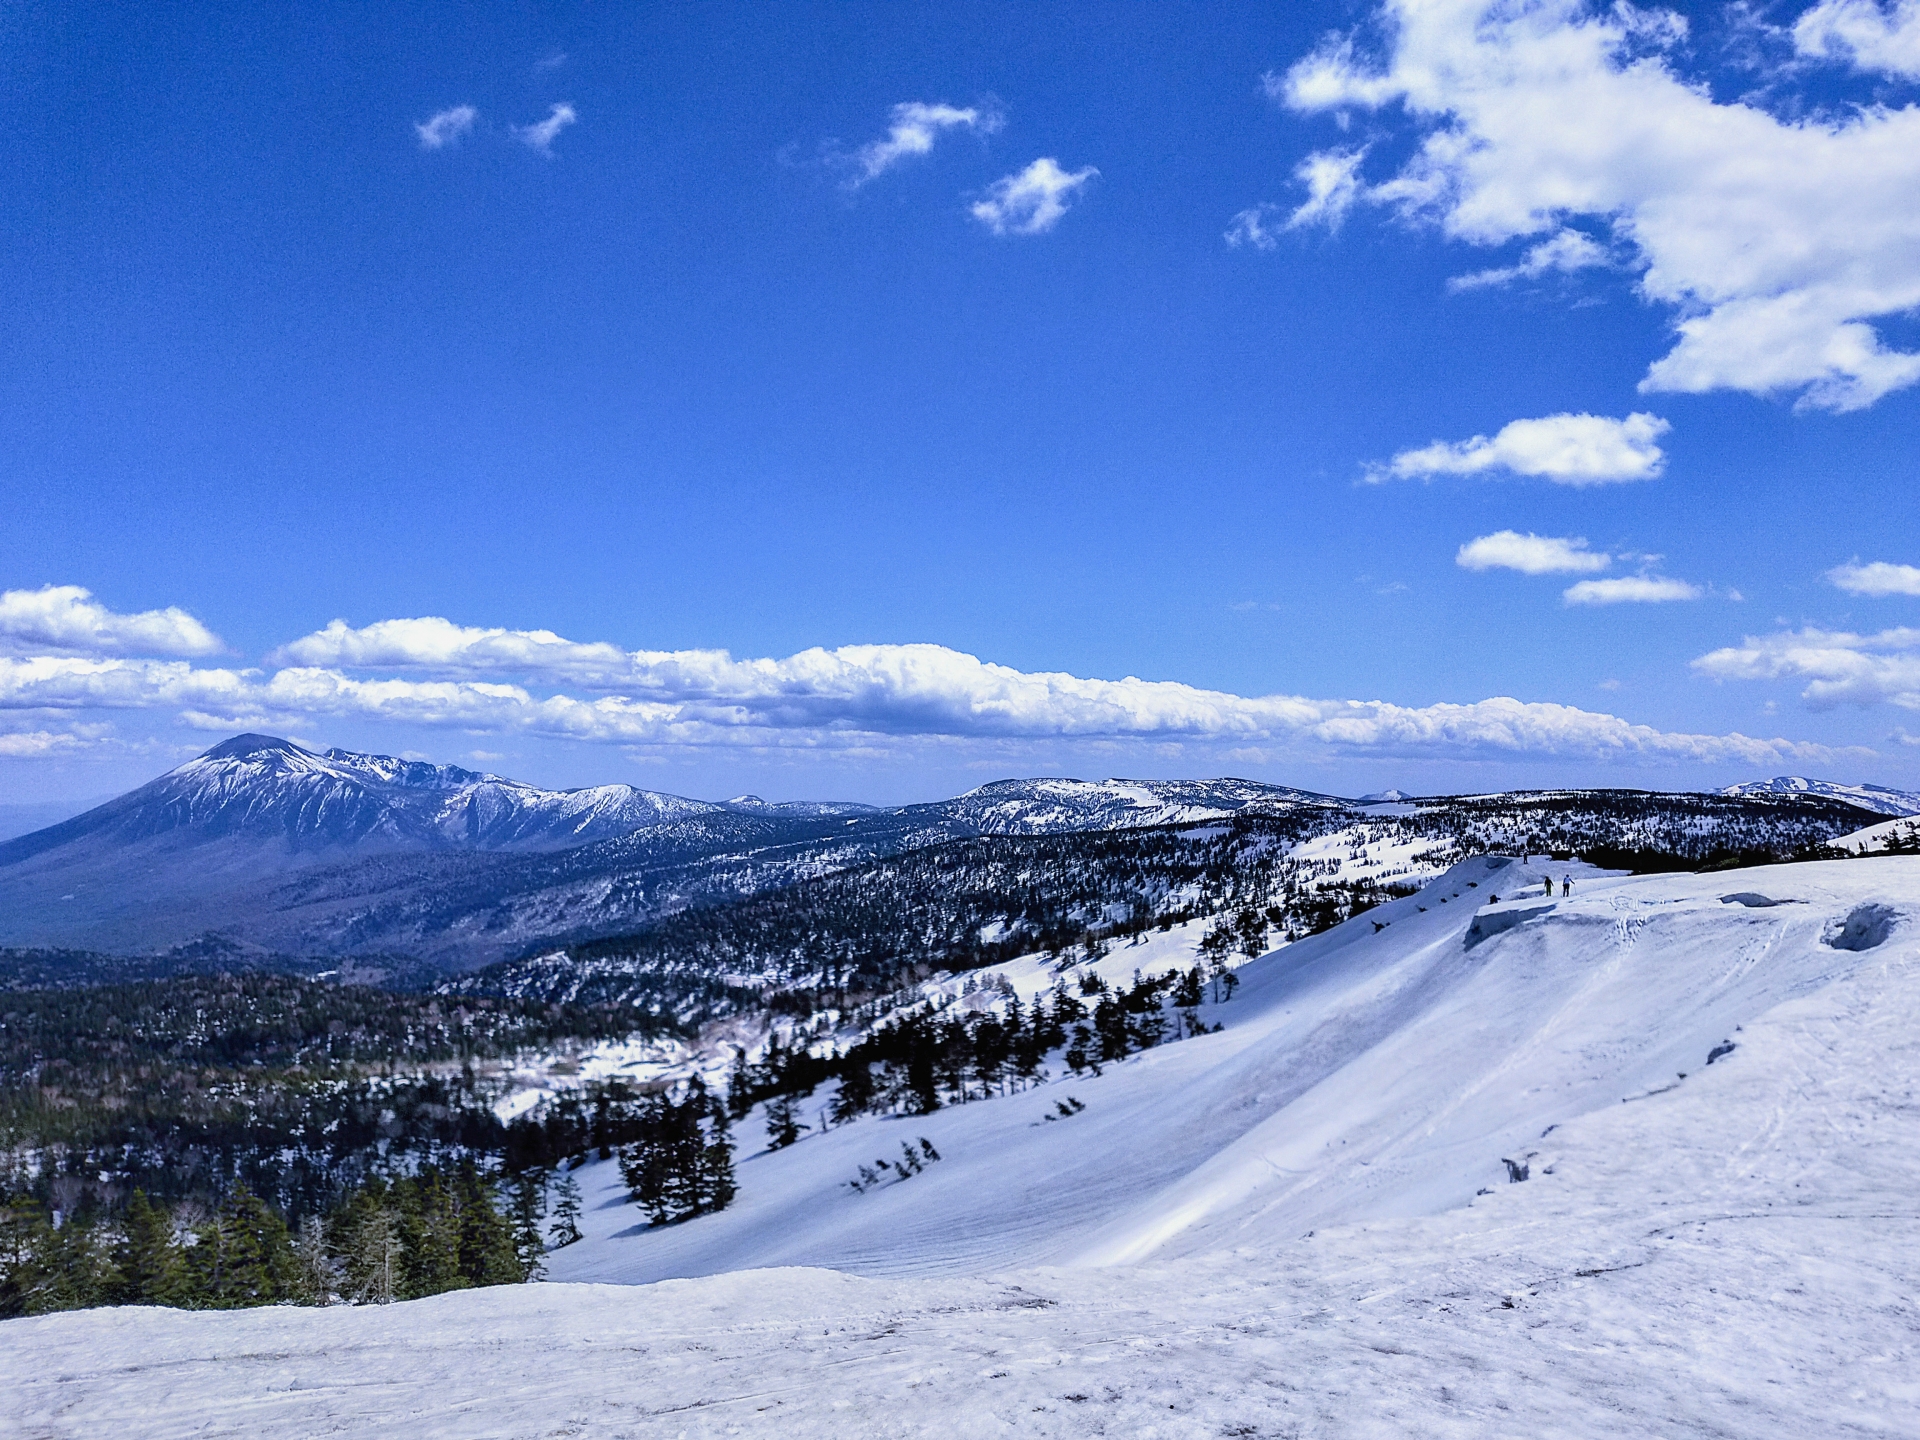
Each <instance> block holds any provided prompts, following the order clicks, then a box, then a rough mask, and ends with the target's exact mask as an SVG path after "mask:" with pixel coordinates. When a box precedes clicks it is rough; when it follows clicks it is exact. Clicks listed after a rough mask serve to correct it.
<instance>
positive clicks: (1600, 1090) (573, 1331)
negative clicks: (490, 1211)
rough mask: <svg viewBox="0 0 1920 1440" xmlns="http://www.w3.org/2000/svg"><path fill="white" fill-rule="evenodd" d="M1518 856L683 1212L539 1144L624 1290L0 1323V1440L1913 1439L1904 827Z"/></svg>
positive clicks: (1915, 954) (818, 1140) (1913, 1145)
mask: <svg viewBox="0 0 1920 1440" xmlns="http://www.w3.org/2000/svg"><path fill="white" fill-rule="evenodd" d="M1476 867H1478V868H1476ZM1563 868H1564V867H1558V866H1556V867H1554V874H1555V877H1556V878H1557V877H1558V875H1559V874H1560V873H1561V872H1562V870H1563ZM1469 879H1474V880H1477V881H1478V882H1479V885H1478V889H1471V890H1470V889H1467V888H1466V886H1465V882H1466V881H1467V880H1469ZM1508 887H1511V888H1513V889H1519V890H1522V891H1523V893H1532V894H1533V895H1534V896H1535V897H1536V898H1534V899H1531V900H1522V901H1517V902H1516V901H1508V902H1507V903H1505V904H1502V905H1499V906H1486V905H1481V904H1480V903H1479V902H1480V899H1481V897H1482V896H1484V895H1486V894H1487V892H1489V891H1490V890H1493V889H1502V888H1508ZM1523 887H1524V881H1523V880H1522V872H1521V871H1520V870H1519V867H1509V868H1508V869H1507V870H1505V871H1502V872H1496V871H1494V870H1492V869H1491V867H1490V866H1489V865H1488V862H1484V861H1476V862H1468V864H1466V865H1463V866H1459V867H1456V868H1455V869H1454V870H1453V871H1451V872H1449V874H1448V876H1446V877H1444V878H1443V879H1442V880H1441V881H1439V882H1437V883H1436V884H1435V885H1433V886H1431V887H1429V889H1428V890H1427V891H1425V892H1423V893H1422V895H1420V896H1416V897H1413V898H1412V899H1410V900H1406V901H1399V902H1395V903H1394V905H1392V906H1390V907H1384V908H1383V909H1382V910H1380V911H1376V912H1374V913H1373V915H1372V916H1371V917H1369V916H1362V917H1360V918H1359V919H1358V920H1357V921H1355V922H1352V923H1350V924H1349V925H1348V926H1345V927H1342V928H1341V930H1339V931H1335V932H1331V933H1330V934H1328V935H1326V936H1321V937H1316V938H1315V939H1314V940H1310V941H1304V942H1301V943H1299V944H1297V945H1294V946H1291V947H1288V948H1287V949H1285V950H1281V951H1278V952H1276V953H1274V954H1272V955H1269V956H1267V957H1264V958H1263V959H1261V960H1259V961H1255V962H1253V963H1252V964H1250V965H1248V966H1247V967H1245V968H1244V969H1243V970H1242V972H1241V974H1242V976H1243V980H1244V985H1243V988H1242V990H1241V993H1240V995H1239V996H1238V997H1237V998H1236V999H1234V1000H1233V1001H1232V1002H1231V1003H1230V1004H1228V1005H1226V1006H1222V1007H1217V1008H1213V1007H1210V1009H1209V1015H1210V1016H1217V1017H1218V1018H1222V1019H1225V1020H1227V1021H1228V1022H1229V1024H1228V1028H1227V1029H1226V1030H1225V1031H1224V1032H1222V1033H1221V1034H1218V1035H1213V1036H1208V1037H1205V1038H1201V1039H1194V1040H1188V1041H1183V1042H1180V1043H1178V1044H1172V1045H1167V1046H1164V1047H1161V1048H1158V1049H1155V1050H1152V1051H1149V1052H1147V1053H1145V1054H1144V1055H1141V1056H1138V1057H1135V1058H1134V1059H1131V1060H1129V1061H1127V1062H1125V1063H1123V1064H1120V1065H1116V1066H1111V1067H1108V1068H1107V1070H1106V1072H1105V1074H1103V1075H1102V1076H1100V1077H1099V1078H1097V1079H1095V1078H1092V1077H1082V1078H1078V1079H1073V1080H1068V1081H1061V1080H1059V1079H1056V1080H1055V1081H1054V1083H1052V1084H1050V1085H1047V1086H1042V1087H1040V1088H1038V1089H1037V1090H1035V1091H1032V1092H1029V1093H1027V1094H1023V1095H1018V1096H1013V1097H1010V1098H1005V1099H998V1100H994V1101H990V1102H984V1103H977V1104H971V1105H965V1106H958V1107H952V1108H949V1109H947V1110H943V1111H941V1112H938V1113H937V1114H934V1115H931V1116H925V1117H915V1118H912V1119H903V1120H888V1121H862V1122H859V1123H857V1124H855V1125H850V1126H845V1127H842V1128H840V1129H838V1130H835V1131H832V1132H830V1133H828V1134H826V1135H821V1136H811V1137H809V1138H807V1139H805V1140H803V1141H802V1142H801V1143H800V1144H798V1145H796V1146H794V1147H792V1148H791V1149H788V1150H785V1151H781V1152H778V1153H773V1154H767V1153H764V1152H763V1153H761V1154H757V1155H746V1156H744V1158H743V1160H742V1163H741V1164H740V1167H739V1170H740V1179H741V1195H740V1199H739V1200H738V1201H737V1202H736V1204H735V1206H734V1207H733V1208H732V1209H730V1210H728V1211H726V1212H724V1213H723V1214H721V1215H717V1216H709V1217H704V1218H702V1219H699V1220H696V1221H692V1222H689V1223H687V1224H684V1225H680V1226H676V1227H672V1228H670V1229H667V1230H663V1231H653V1230H649V1229H647V1228H646V1227H645V1226H644V1225H641V1224H639V1223H638V1216H637V1214H636V1212H635V1211H634V1210H633V1208H632V1207H631V1206H627V1205H624V1204H622V1203H620V1199H619V1195H618V1190H617V1183H618V1182H617V1178H616V1177H615V1176H614V1175H613V1173H612V1172H613V1167H612V1166H611V1165H607V1164H594V1165H591V1166H589V1167H587V1168H586V1169H584V1170H582V1171H581V1172H579V1173H580V1176H581V1177H582V1179H583V1181H584V1182H585V1184H586V1188H587V1189H588V1192H589V1216H588V1219H589V1222H590V1223H589V1224H588V1226H587V1233H588V1238H587V1239H586V1240H584V1241H582V1242H580V1244H578V1245H576V1246H572V1247H569V1248H568V1249H567V1250H563V1251H559V1252H556V1253H555V1254H554V1255H552V1256H551V1257H550V1261H551V1266H552V1271H553V1274H554V1276H555V1277H556V1279H557V1280H563V1281H564V1280H573V1281H587V1280H595V1279H598V1280H616V1279H617V1280H622V1281H629V1282H638V1281H655V1282H656V1283H652V1284H645V1285H638V1286H637V1285H634V1284H618V1285H615V1284H588V1283H572V1284H566V1283H548V1284H543V1285H530V1286H512V1287H502V1288H499V1289H493V1290H487V1291H470V1292H465V1293H457V1294H451V1295H443V1296H438V1297H435V1298H433V1299H430V1300H422V1301H416V1302H412V1303H410V1304H404V1305H395V1306H390V1307H367V1308H359V1309H346V1308H335V1309H330V1310H299V1309H291V1308H280V1309H270V1310H256V1311H242V1312H233V1313H226V1314H189V1313H181V1312H173V1311H158V1310H150V1309H121V1310H97V1311H89V1312H81V1313H75V1314H64V1315H55V1316H48V1317H43V1318H37V1319H29V1320H19V1321H12V1322H9V1323H8V1324H7V1325H6V1326H5V1327H4V1328H3V1329H0V1336H3V1337H4V1341H5V1343H4V1345H0V1393H4V1394H6V1395H7V1396H8V1401H7V1403H6V1405H5V1406H3V1407H0V1435H21V1436H35V1437H41V1436H46V1437H55V1436H58V1437H66V1436H75V1437H78V1436H96V1435H99V1434H103V1433H118V1434H125V1435H139V1436H188V1435H192V1436H214V1435H218V1436H228V1435H233V1436H237V1435H267V1434H271V1435H320V1434H328V1435H336V1434H337V1435H391V1434H405V1435H408V1436H421V1437H429V1436H432V1437H437V1436H447V1437H455V1436H458V1437H482V1436H516V1437H517V1436H548V1435H552V1436H561V1435H581V1436H586V1435H591V1436H649V1437H651V1436H681V1435H684V1436H689V1437H699V1436H721V1435H735V1434H749V1435H778V1436H815V1435H818V1436H903V1435H916V1436H917V1435H926V1436H955V1437H973V1436H982V1437H985V1436H1006V1435H1022V1436H1025V1435H1033V1436H1056V1435H1057V1436H1080V1435H1110V1436H1142V1437H1154V1436H1166V1437H1200V1436H1207V1437H1215V1436H1268V1437H1272V1436H1355V1437H1359V1436H1377V1435H1421V1436H1448V1437H1451V1436H1460V1437H1469V1436H1472V1437H1478V1436H1488V1435H1497V1436H1507V1435H1512V1436H1522V1435H1524V1436H1539V1435H1555V1436H1559V1435H1567V1436H1615V1435H1620V1436H1627V1435H1631V1436H1656V1435H1657V1436H1689V1437H1691V1436H1701V1437H1707V1436H1714V1437H1720V1436H1740V1437H1749V1436H1780V1437H1794V1440H1801V1437H1807V1436H1856V1435H1857V1436H1912V1435H1915V1434H1920V1304H1917V1303H1916V1288H1917V1285H1920V1199H1917V1198H1916V1197H1920V923H1916V922H1917V921H1920V859H1877V860H1865V861H1853V862H1845V863H1829V864H1821V865H1800V866H1777V867H1769V868H1766V869H1761V870H1753V871H1746V872H1736V873H1726V874H1718V875H1702V876H1687V875H1682V876H1657V877H1641V878H1638V879H1608V878H1602V877H1599V876H1595V875H1592V874H1591V873H1577V874H1576V892H1577V893H1576V894H1575V895H1574V896H1572V897H1569V898H1561V897H1558V896H1556V897H1555V899H1554V900H1553V901H1552V902H1551V904H1550V908H1549V906H1548V902H1545V901H1543V900H1542V899H1540V898H1538V889H1539V880H1538V879H1537V878H1536V879H1534V880H1533V881H1532V890H1531V892H1526V891H1525V890H1524V888H1523ZM1730 893H1758V894H1761V895H1764V896H1765V897H1767V898H1770V899H1773V900H1794V901H1799V902H1801V903H1798V904H1791V905H1786V904H1782V905H1773V906H1753V905H1751V904H1749V903H1747V902H1746V901H1742V902H1740V903H1722V900H1721V897H1722V896H1725V895H1728V894H1730ZM1443 895H1444V896H1446V897H1447V899H1448V901H1449V903H1448V904H1446V905H1445V906H1442V905H1440V904H1439V903H1438V902H1439V899H1440V897H1441V896H1443ZM1621 902H1625V903H1624V904H1622V903H1621ZM1868 902H1878V903H1881V904H1885V905H1887V906H1889V907H1891V908H1892V909H1893V910H1895V911H1896V912H1897V913H1898V914H1899V917H1900V918H1899V920H1898V922H1897V923H1896V924H1895V925H1894V927H1893V928H1892V931H1891V934H1890V935H1889V936H1888V937H1887V938H1886V939H1885V940H1884V941H1883V942H1882V943H1880V944H1878V945H1875V946H1873V947H1871V948H1867V949H1864V950H1858V951H1852V950H1844V949H1837V948H1834V947H1833V946H1832V945H1830V944H1829V943H1827V940H1828V938H1829V937H1832V936H1834V935H1837V934H1839V933H1840V931H1839V929H1838V927H1837V925H1836V923H1835V922H1839V921H1843V920H1844V919H1845V918H1846V917H1847V916H1848V915H1849V914H1850V913H1852V912H1853V911H1854V910H1855V908H1856V907H1858V906H1860V905H1863V904H1866V903H1868ZM1421 905H1425V906H1426V909H1425V911H1424V912H1423V911H1422V910H1421V909H1420V906H1421ZM1476 913H1477V914H1478V915H1479V916H1480V917H1481V920H1482V921H1483V922H1486V921H1488V920H1492V921H1493V922H1495V924H1494V925H1487V924H1484V923H1483V925H1482V927H1481V928H1482V929H1483V930H1485V931H1487V932H1489V933H1487V935H1486V938H1482V939H1479V940H1478V941H1477V942H1476V943H1475V944H1474V945H1472V946H1471V947H1469V946H1467V945H1466V944H1465V943H1464V942H1465V937H1466V932H1467V930H1468V928H1469V922H1470V921H1472V920H1473V918H1474V917H1475V915H1476ZM1521 913H1524V914H1525V915H1526V917H1527V918H1525V919H1521V920H1519V921H1518V922H1517V923H1514V924H1512V925H1511V926H1510V928H1506V929H1497V930H1496V928H1495V926H1496V925H1497V924H1499V923H1504V921H1503V920H1502V916H1503V915H1504V916H1508V917H1510V916H1513V915H1515V914H1521ZM1375 919H1384V920H1386V921H1387V922H1388V924H1387V928H1385V929H1384V930H1381V931H1378V932H1374V931H1373V929H1372V926H1371V923H1370V921H1371V920H1375ZM1623 921H1630V922H1631V926H1632V928H1630V929H1626V930H1624V931H1623V929H1622V925H1623ZM1115 958H1116V959H1118V958H1121V957H1120V955H1116V957H1115ZM1723 1039H1732V1040H1733V1041H1734V1042H1736V1048H1735V1049H1734V1050H1733V1051H1732V1052H1731V1053H1729V1054H1727V1055H1725V1056H1723V1057H1722V1058H1720V1059H1719V1060H1717V1061H1716V1062H1715V1063H1713V1064H1711V1065H1707V1064H1705V1063H1704V1062H1705V1060H1706V1054H1707V1051H1708V1049H1709V1048H1711V1047H1712V1046H1714V1045H1716V1044H1717V1043H1718V1042H1720V1041H1721V1040H1723ZM1681 1072H1685V1078H1684V1079H1681V1078H1680V1075H1681ZM1066 1094H1072V1095H1074V1096H1076V1097H1077V1098H1079V1099H1081V1100H1082V1101H1084V1102H1085V1104H1086V1106H1087V1109H1086V1110H1085V1112H1084V1113H1082V1114H1080V1115H1077V1116H1075V1117H1074V1118H1073V1119H1070V1120H1063V1121H1060V1122H1058V1123H1052V1124H1047V1123H1042V1122H1041V1121H1040V1120H1039V1116H1040V1114H1041V1113H1042V1112H1043V1111H1045V1110H1051V1108H1052V1105H1053V1101H1054V1100H1056V1099H1058V1098H1060V1097H1062V1096H1064V1095H1066ZM1549 1126H1551V1127H1552V1128H1551V1129H1550V1130H1549V1129H1548V1127H1549ZM1543 1130H1546V1131H1547V1133H1545V1134H1544V1135H1543V1134H1542V1131H1543ZM739 1133H740V1136H741V1139H742V1140H743V1141H749V1142H750V1141H751V1140H752V1139H753V1138H757V1134H758V1130H757V1125H756V1121H755V1120H754V1119H750V1120H749V1121H748V1122H747V1123H746V1124H745V1125H744V1126H743V1127H742V1129H741V1131H740V1132H739ZM922 1134H924V1135H926V1136H928V1137H929V1138H931V1139H933V1141H934V1142H935V1144H936V1145H937V1146H938V1147H939V1148H940V1150H941V1152H942V1154H943V1155H944V1156H945V1157H946V1158H945V1159H943V1160H942V1161H941V1162H940V1163H938V1164H935V1165H932V1166H930V1167H928V1169H927V1171H926V1172H925V1173H924V1174H922V1175H918V1176H915V1177H914V1178H912V1179H911V1180H908V1181H905V1182H902V1183H900V1184H897V1185H891V1186H886V1187H883V1188H881V1189H879V1190H876V1191H872V1192H869V1193H867V1194H865V1195H855V1194H853V1193H852V1192H851V1191H849V1190H847V1189H846V1188H845V1187H844V1186H843V1185H842V1184H841V1182H842V1181H844V1180H845V1179H846V1178H849V1177H850V1176H851V1175H852V1173H853V1170H854V1165H855V1164H856V1163H857V1162H858V1161H859V1160H862V1159H867V1160H870V1159H871V1158H873V1156H875V1155H884V1154H887V1153H889V1151H893V1152H896V1153H897V1148H898V1142H899V1140H900V1139H901V1138H903V1137H917V1136H919V1135H922ZM744 1149H745V1146H743V1152H744ZM1505 1159H1512V1160H1514V1161H1516V1162H1520V1163H1524V1164H1526V1165H1527V1166H1528V1167H1529V1169H1530V1178H1529V1179H1528V1180H1527V1181H1526V1182H1525V1183H1522V1184H1510V1183H1507V1181H1506V1180H1505V1178H1504V1176H1505V1170H1504V1166H1503V1163H1502V1162H1503V1160H1505ZM1476 1191H1482V1192H1484V1193H1480V1194H1476V1193H1475V1192H1476ZM749 1267H769V1268H749ZM803 1267H812V1268H803ZM825 1267H832V1268H825ZM856 1272H857V1273H856ZM675 1274H678V1275H685V1276H693V1277H699V1278H687V1279H663V1278H661V1277H664V1276H668V1275H675Z"/></svg>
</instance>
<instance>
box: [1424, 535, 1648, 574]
mask: <svg viewBox="0 0 1920 1440" xmlns="http://www.w3.org/2000/svg"><path fill="white" fill-rule="evenodd" d="M1453 559H1454V563H1455V564H1456V565H1458V566H1460V567H1461V568H1462V569H1464V570H1518V571H1520V573H1521V574H1523V575H1564V574H1567V573H1573V574H1581V575H1586V574H1592V573H1593V572H1594V571H1595V570H1604V569H1606V568H1607V566H1609V565H1611V564H1612V563H1613V557H1612V556H1611V555H1602V554H1600V553H1599V552H1598V551H1594V550H1589V549H1588V548H1587V542H1586V541H1585V540H1584V539H1581V538H1579V537H1572V538H1567V539H1562V538H1560V537H1557V536H1553V535H1535V534H1533V533H1532V532H1531V531H1529V532H1528V533H1527V534H1525V535H1522V534H1520V532H1519V531H1517V530H1496V531H1494V533H1493V534H1491V535H1482V536H1481V537H1480V538H1479V539H1477V540H1469V541H1468V542H1467V543H1466V544H1464V545H1462V546H1461V547H1460V551H1459V553H1458V554H1456V555H1455V556H1454V557H1453Z"/></svg>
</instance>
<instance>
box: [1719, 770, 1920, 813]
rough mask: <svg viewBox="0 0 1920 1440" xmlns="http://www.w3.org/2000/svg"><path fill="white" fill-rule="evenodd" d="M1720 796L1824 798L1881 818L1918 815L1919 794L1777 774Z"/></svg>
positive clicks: (1731, 788)
mask: <svg viewBox="0 0 1920 1440" xmlns="http://www.w3.org/2000/svg"><path fill="white" fill-rule="evenodd" d="M1720 793H1721V794H1722V795H1826V796H1830V797H1831V798H1833V799H1835V800H1844V801H1846V802H1847V803H1849V804H1851V805H1858V806H1859V807H1860V808H1861V809H1863V810H1872V811H1875V812H1877V813H1879V814H1881V815H1920V793H1915V792H1914V791H1912V790H1895V789H1892V788H1891V787H1889V786H1886V785H1842V784H1840V783H1838V782H1837V781H1833V780H1809V779H1807V778H1806V777H1805V776H1803V775H1776V776H1775V777H1774V778H1773V779H1771V780H1749V781H1746V782H1745V783H1744V784H1740V785H1728V786H1726V787H1725V788H1724V789H1722V790H1721V792H1720Z"/></svg>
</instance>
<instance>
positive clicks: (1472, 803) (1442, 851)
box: [1358, 790, 1879, 873]
mask: <svg viewBox="0 0 1920 1440" xmlns="http://www.w3.org/2000/svg"><path fill="white" fill-rule="evenodd" d="M1877 818H1879V817H1877V816H1874V815H1872V814H1870V813H1869V812H1866V811H1863V810H1861V809H1859V808H1858V807H1856V806H1853V805H1849V804H1847V803H1846V802H1845V801H1842V800H1837V799H1833V798H1830V797H1827V796H1819V795H1714V794H1667V793H1663V792H1660V791H1653V790H1564V791H1543V792H1537V793H1520V794H1509V795H1459V796H1453V797H1450V798H1448V799H1447V800H1446V801H1445V802H1444V803H1435V802H1424V803H1423V804H1422V805H1421V806H1420V807H1418V809H1417V810H1416V811H1415V812H1414V813H1412V814H1408V815H1401V816H1380V817H1369V818H1368V819H1367V820H1365V821H1364V822H1363V823H1362V824H1361V825H1360V826H1359V827H1358V829H1359V833H1360V836H1361V843H1362V844H1363V845H1374V844H1380V843H1393V842H1395V841H1406V840H1418V841H1424V842H1428V843H1429V844H1430V845H1431V846H1432V847H1433V848H1432V850H1431V851H1430V853H1431V854H1432V856H1433V858H1434V859H1435V860H1436V861H1441V862H1447V863H1450V862H1451V861H1453V860H1457V859H1464V858H1466V857H1467V856H1469V855H1479V854H1489V853H1491V854H1512V855H1529V854H1531V855H1542V854H1548V855H1556V856H1559V857H1561V858H1570V857H1573V856H1578V857H1580V858H1581V859H1583V860H1589V861H1591V862H1592V863H1594V864H1596V865H1601V866H1604V867H1606V868H1609V869H1623V870H1635V871H1639V872H1642V873H1644V872H1648V871H1656V870H1701V869H1709V868H1720V867H1726V866H1730V865H1734V864H1746V865H1765V864H1773V863H1777V862H1780V861H1783V860H1798V859H1809V858H1828V857H1829V856H1830V855H1831V852H1830V851H1825V850H1823V848H1822V846H1823V843H1824V842H1825V841H1827V840H1830V839H1832V838H1834V837H1835V836H1838V835H1845V834H1847V833H1849V832H1850V831H1853V830H1858V829H1859V828H1860V827H1861V826H1863V825H1869V824H1872V823H1873V821H1874V820H1875V819H1877Z"/></svg>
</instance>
